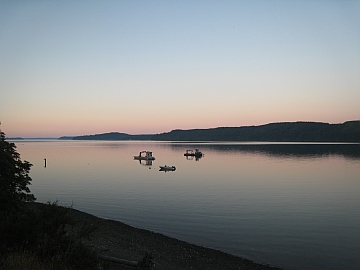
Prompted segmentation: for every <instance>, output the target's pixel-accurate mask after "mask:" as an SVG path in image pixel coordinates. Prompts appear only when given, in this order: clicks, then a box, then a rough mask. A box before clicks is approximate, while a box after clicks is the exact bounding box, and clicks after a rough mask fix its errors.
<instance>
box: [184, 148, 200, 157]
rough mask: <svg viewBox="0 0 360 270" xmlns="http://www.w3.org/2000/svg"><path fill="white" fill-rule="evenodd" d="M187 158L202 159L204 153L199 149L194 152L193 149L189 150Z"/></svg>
mask: <svg viewBox="0 0 360 270" xmlns="http://www.w3.org/2000/svg"><path fill="white" fill-rule="evenodd" d="M184 156H185V157H202V156H203V153H202V152H200V151H199V149H195V151H194V150H192V149H189V150H186V153H185V154H184Z"/></svg>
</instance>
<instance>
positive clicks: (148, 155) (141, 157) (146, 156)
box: [134, 151, 155, 160]
mask: <svg viewBox="0 0 360 270" xmlns="http://www.w3.org/2000/svg"><path fill="white" fill-rule="evenodd" d="M143 153H144V155H143ZM134 159H136V160H155V157H153V155H152V152H150V151H141V152H140V153H139V155H138V156H134Z"/></svg>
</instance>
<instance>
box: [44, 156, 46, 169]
mask: <svg viewBox="0 0 360 270" xmlns="http://www.w3.org/2000/svg"><path fill="white" fill-rule="evenodd" d="M44 161H45V165H44V167H45V168H46V158H44Z"/></svg>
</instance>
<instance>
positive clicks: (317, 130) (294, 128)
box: [152, 121, 360, 142]
mask: <svg viewBox="0 0 360 270" xmlns="http://www.w3.org/2000/svg"><path fill="white" fill-rule="evenodd" d="M152 139H154V140H164V141H169V140H171V141H194V140H196V141H267V142H360V121H351V122H345V123H343V124H327V123H315V122H295V123H272V124H267V125H262V126H245V127H219V128H211V129H192V130H173V131H171V132H168V133H162V134H157V135H154V136H153V138H152Z"/></svg>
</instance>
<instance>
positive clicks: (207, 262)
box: [70, 208, 281, 270]
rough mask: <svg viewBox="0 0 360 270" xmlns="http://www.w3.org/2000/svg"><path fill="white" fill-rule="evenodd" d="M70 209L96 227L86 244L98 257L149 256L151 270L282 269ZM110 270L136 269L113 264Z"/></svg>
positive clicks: (134, 258)
mask: <svg viewBox="0 0 360 270" xmlns="http://www.w3.org/2000/svg"><path fill="white" fill-rule="evenodd" d="M70 209H71V211H70V213H71V215H72V216H73V218H74V220H75V222H76V223H78V224H84V223H87V224H90V225H94V226H96V227H97V230H95V232H94V233H93V234H92V236H91V238H90V239H85V240H84V244H85V245H87V246H88V247H89V248H91V249H92V250H94V251H95V252H97V254H99V255H103V256H109V257H115V258H119V259H123V260H128V261H141V260H142V259H143V258H144V256H145V254H147V253H148V254H150V255H151V256H152V257H153V262H154V264H155V265H154V266H153V268H152V269H154V270H165V269H173V270H185V269H199V270H200V269H201V270H205V269H229V270H230V269H245V270H252V269H260V270H270V269H271V270H280V269H281V268H278V267H276V266H272V265H265V264H259V263H256V262H253V261H251V260H248V259H244V258H241V257H238V256H235V255H231V254H228V253H225V252H222V251H219V250H215V249H211V248H206V247H203V246H198V245H194V244H191V243H188V242H185V241H182V240H178V239H175V238H171V237H168V236H165V235H163V234H160V233H155V232H152V231H148V230H144V229H139V228H135V227H132V226H130V225H127V224H125V223H123V222H121V221H115V220H111V219H103V218H100V217H96V216H94V215H92V214H88V213H85V212H82V211H80V210H76V209H73V208H70ZM111 269H135V268H134V267H130V266H125V265H122V264H117V263H111Z"/></svg>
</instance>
